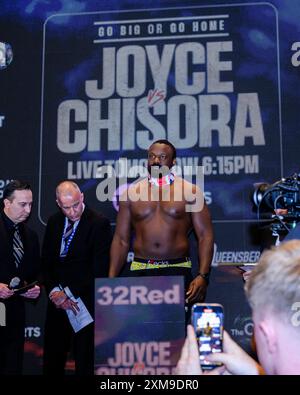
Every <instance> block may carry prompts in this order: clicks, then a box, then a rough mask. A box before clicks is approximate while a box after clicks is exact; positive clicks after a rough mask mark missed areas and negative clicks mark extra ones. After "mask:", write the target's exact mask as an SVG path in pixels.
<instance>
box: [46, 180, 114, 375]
mask: <svg viewBox="0 0 300 395" xmlns="http://www.w3.org/2000/svg"><path fill="white" fill-rule="evenodd" d="M56 203H57V205H58V207H59V208H60V210H59V212H58V213H56V214H54V215H53V216H52V217H50V219H49V221H48V223H47V227H46V232H45V236H44V242H43V248H42V263H43V272H44V279H45V286H46V291H47V294H48V295H49V301H48V306H47V314H46V324H45V343H44V374H47V375H63V374H64V370H65V364H66V360H67V353H68V351H69V349H70V345H71V343H72V345H73V352H74V359H75V374H76V375H92V374H93V369H94V325H93V323H90V324H88V325H87V326H85V327H84V328H82V329H80V330H79V331H78V332H76V333H75V332H74V330H73V328H72V327H71V325H70V322H69V320H68V315H67V313H69V314H70V313H71V315H72V314H73V315H74V316H76V315H77V314H78V313H79V312H80V307H79V305H78V302H77V299H78V298H81V300H82V301H83V303H84V305H85V307H86V308H87V310H88V312H89V313H90V314H91V316H92V317H93V316H94V279H95V278H97V277H106V276H107V274H108V262H109V248H110V243H111V228H110V223H109V220H108V219H107V218H106V217H104V216H103V215H101V214H99V213H96V212H95V211H93V210H91V209H90V208H88V207H87V206H85V204H84V196H83V193H82V192H81V191H80V189H79V187H78V185H77V184H76V183H75V182H72V181H63V182H61V183H60V184H59V185H58V186H57V188H56Z"/></svg>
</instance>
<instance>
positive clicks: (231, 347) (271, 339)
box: [177, 240, 300, 375]
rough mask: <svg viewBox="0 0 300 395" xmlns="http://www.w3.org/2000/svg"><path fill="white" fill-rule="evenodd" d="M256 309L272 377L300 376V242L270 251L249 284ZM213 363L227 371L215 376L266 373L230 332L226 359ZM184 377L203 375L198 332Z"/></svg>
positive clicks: (187, 352) (184, 360)
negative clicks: (234, 339) (220, 363)
mask: <svg viewBox="0 0 300 395" xmlns="http://www.w3.org/2000/svg"><path fill="white" fill-rule="evenodd" d="M245 290H246V294H247V297H248V300H249V303H250V305H251V308H252V316H253V323H254V335H255V341H256V349H257V354H258V359H259V362H260V364H261V366H262V368H263V370H264V371H265V373H266V374H271V375H275V374H277V375H280V374H300V240H291V241H288V242H286V243H282V244H281V245H280V246H278V247H273V248H272V249H271V250H267V251H265V252H264V253H263V254H262V256H261V258H260V260H259V264H258V265H257V266H256V268H255V269H254V270H253V271H252V272H251V276H250V277H249V280H248V281H247V283H246V284H245ZM207 360H209V361H215V362H216V361H218V362H222V363H223V364H224V366H222V367H220V368H216V369H214V371H211V372H210V374H224V373H229V374H259V373H260V372H261V371H262V370H261V367H260V366H259V365H258V364H257V363H256V362H255V361H254V360H253V359H252V358H251V357H250V356H248V354H246V353H245V352H244V351H243V350H242V349H241V348H240V347H239V346H238V345H237V344H236V343H235V342H234V341H233V340H232V339H231V338H230V336H229V335H228V334H227V332H224V341H223V353H219V354H211V355H209V356H208V357H207ZM177 372H178V374H201V373H202V372H201V368H200V364H199V353H198V346H197V341H196V337H195V333H194V330H193V328H192V327H191V326H189V327H188V336H187V339H186V341H185V344H184V347H183V349H182V353H181V357H180V360H179V361H178V365H177Z"/></svg>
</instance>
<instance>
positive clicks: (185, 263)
mask: <svg viewBox="0 0 300 395" xmlns="http://www.w3.org/2000/svg"><path fill="white" fill-rule="evenodd" d="M175 162H176V149H175V147H174V146H173V144H171V143H170V142H169V141H168V140H158V141H155V142H154V143H153V144H152V145H151V146H150V148H149V150H148V173H149V174H148V177H147V178H145V179H142V180H141V181H139V182H137V183H135V184H132V185H131V186H130V187H129V189H128V190H127V191H125V192H124V194H123V195H122V196H121V197H120V206H119V213H118V217H117V224H116V231H115V234H114V238H113V242H112V246H111V252H110V271H109V276H110V277H116V276H118V275H119V274H120V272H121V271H122V268H123V266H124V264H125V262H126V257H127V253H128V250H129V247H130V239H131V229H133V231H134V241H133V250H134V260H133V262H132V263H131V266H130V274H129V275H130V276H131V277H132V276H168V275H182V276H184V278H185V288H186V300H187V303H188V304H189V305H190V304H192V303H195V302H201V301H203V300H204V299H205V295H206V289H207V285H208V279H209V273H210V265H211V261H212V256H213V229H212V223H211V218H210V213H209V210H208V208H207V206H206V204H205V201H204V197H203V192H202V191H201V190H200V188H199V187H198V186H197V185H194V184H191V183H189V182H187V181H186V180H184V179H182V178H181V177H178V176H175V175H174V174H173V172H172V166H174V165H175ZM199 201H201V204H199ZM192 229H193V230H194V232H195V235H196V237H197V241H198V274H197V276H196V277H195V278H193V277H192V263H191V259H190V257H189V255H190V254H189V240H188V236H189V233H190V231H191V230H192Z"/></svg>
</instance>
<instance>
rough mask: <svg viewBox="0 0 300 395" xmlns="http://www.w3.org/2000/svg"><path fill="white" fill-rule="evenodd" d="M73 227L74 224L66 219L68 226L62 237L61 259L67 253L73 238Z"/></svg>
mask: <svg viewBox="0 0 300 395" xmlns="http://www.w3.org/2000/svg"><path fill="white" fill-rule="evenodd" d="M73 226H74V222H73V221H71V220H70V219H68V224H67V227H66V230H65V233H64V235H63V241H64V249H63V251H62V252H61V254H60V256H61V258H64V257H65V256H66V255H67V253H68V250H69V246H70V243H71V241H72V238H73Z"/></svg>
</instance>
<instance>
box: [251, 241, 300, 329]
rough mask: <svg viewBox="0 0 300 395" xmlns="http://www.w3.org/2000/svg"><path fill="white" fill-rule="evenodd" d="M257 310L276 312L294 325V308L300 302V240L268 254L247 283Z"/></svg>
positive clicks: (276, 248) (262, 258)
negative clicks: (292, 320) (292, 321)
mask: <svg viewBox="0 0 300 395" xmlns="http://www.w3.org/2000/svg"><path fill="white" fill-rule="evenodd" d="M245 291H246V294H247V297H248V300H249V303H250V305H251V307H252V309H253V310H255V311H258V312H259V313H263V312H264V311H266V310H268V311H270V310H271V311H272V312H274V313H276V314H279V315H281V316H282V318H284V319H285V320H287V321H290V322H291V317H292V315H293V314H294V313H295V311H294V310H293V309H292V306H293V304H294V303H295V302H300V240H291V241H287V242H284V243H282V244H280V245H279V246H278V247H272V248H271V249H270V250H267V251H265V252H264V253H263V254H262V255H261V258H260V260H259V263H258V265H257V266H256V267H255V269H254V270H253V272H252V273H251V275H250V277H249V280H248V281H247V282H246V284H245Z"/></svg>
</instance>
